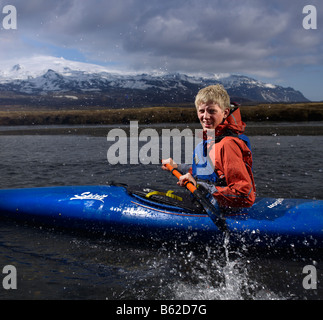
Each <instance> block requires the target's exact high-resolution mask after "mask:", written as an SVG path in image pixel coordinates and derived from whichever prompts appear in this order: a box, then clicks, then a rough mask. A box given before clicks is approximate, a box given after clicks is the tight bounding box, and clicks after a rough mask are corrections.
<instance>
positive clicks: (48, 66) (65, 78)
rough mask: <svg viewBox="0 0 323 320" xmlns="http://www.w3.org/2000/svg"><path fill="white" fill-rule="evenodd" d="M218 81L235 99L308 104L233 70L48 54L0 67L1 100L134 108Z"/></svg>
mask: <svg viewBox="0 0 323 320" xmlns="http://www.w3.org/2000/svg"><path fill="white" fill-rule="evenodd" d="M217 83H219V84H222V85H223V86H224V87H225V88H226V90H227V91H228V93H229V95H230V97H231V98H233V99H234V100H236V101H237V102H240V103H243V102H254V103H259V102H261V103H281V102H285V103H295V102H309V100H308V99H306V98H305V97H304V95H303V94H302V93H301V92H300V91H296V90H294V89H293V88H290V87H282V86H278V85H273V84H269V83H264V82H261V81H259V80H256V79H253V78H250V77H248V76H244V75H237V74H212V73H210V74H206V75H187V74H183V73H162V72H152V73H121V72H116V71H113V70H109V69H107V68H105V67H102V66H98V65H93V64H86V63H79V62H75V61H69V60H65V59H63V58H53V57H38V58H37V57H35V58H34V59H31V60H29V61H22V62H18V63H17V62H16V63H14V62H13V63H12V64H11V65H8V64H7V65H6V67H4V66H1V65H0V98H1V92H2V94H4V93H7V94H8V93H10V94H14V95H25V96H33V97H45V96H62V95H63V96H64V95H65V96H70V97H71V96H74V97H76V98H79V99H80V100H81V98H82V97H84V96H86V97H88V98H89V97H92V99H94V100H95V99H98V100H100V101H105V102H104V103H106V105H107V106H112V107H116V106H119V107H138V106H143V105H154V104H170V103H193V102H194V98H195V95H196V93H197V92H198V90H200V89H201V88H203V87H205V86H208V85H212V84H217ZM74 100H76V99H74ZM78 102H79V103H80V101H78ZM75 103H76V101H74V104H75Z"/></svg>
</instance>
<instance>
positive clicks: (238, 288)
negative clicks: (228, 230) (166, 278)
mask: <svg viewBox="0 0 323 320" xmlns="http://www.w3.org/2000/svg"><path fill="white" fill-rule="evenodd" d="M205 249H206V254H204V255H199V256H197V255H194V253H193V252H192V251H190V252H188V253H187V254H186V259H184V260H186V261H185V262H184V263H186V264H190V265H191V268H190V271H191V274H190V275H189V277H187V276H186V277H185V276H183V274H179V273H177V276H180V279H179V280H177V281H176V282H175V283H173V284H172V288H171V289H172V291H173V294H174V299H177V300H258V299H259V300H275V299H279V297H278V296H277V295H276V294H275V293H273V292H271V291H269V290H267V289H266V288H265V286H263V285H262V284H261V283H258V282H257V281H256V280H253V279H252V278H251V277H250V275H249V271H248V270H249V269H250V263H251V262H250V260H248V259H247V258H246V257H245V256H244V254H243V250H242V251H241V250H240V251H238V250H236V249H235V250H234V251H231V249H230V238H229V234H226V235H225V236H224V240H223V247H222V248H221V247H218V248H215V249H214V248H210V247H206V248H205ZM177 271H178V270H177ZM175 273H176V272H175Z"/></svg>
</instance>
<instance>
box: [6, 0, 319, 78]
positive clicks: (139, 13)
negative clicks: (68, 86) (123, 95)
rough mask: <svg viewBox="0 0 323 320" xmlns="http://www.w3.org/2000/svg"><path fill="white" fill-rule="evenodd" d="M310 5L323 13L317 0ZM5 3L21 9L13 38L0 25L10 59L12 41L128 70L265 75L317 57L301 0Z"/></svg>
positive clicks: (20, 48) (24, 48)
mask: <svg viewBox="0 0 323 320" xmlns="http://www.w3.org/2000/svg"><path fill="white" fill-rule="evenodd" d="M2 2H3V1H0V3H2ZM312 3H313V5H315V4H316V3H317V8H318V9H319V10H321V11H322V9H321V7H322V6H321V3H319V1H318V0H313V1H312ZM11 4H13V5H15V6H16V8H17V11H18V14H19V16H18V26H19V29H18V32H17V34H16V35H14V36H13V37H12V39H10V36H11V35H10V34H9V33H8V34H7V33H5V32H3V31H2V32H1V31H0V41H1V42H2V43H8V42H10V44H9V45H8V48H9V49H8V50H7V53H6V52H4V51H3V52H2V53H1V54H0V57H2V58H5V56H6V54H7V55H8V56H10V57H11V55H12V52H14V51H15V50H14V49H13V47H14V44H16V48H17V49H16V51H15V53H16V54H17V55H18V53H20V54H21V55H25V54H26V52H28V53H30V54H34V53H37V51H41V53H44V52H46V51H48V52H50V51H51V50H54V48H55V54H56V53H58V52H59V51H60V50H61V52H64V51H65V52H75V56H76V57H77V56H83V57H84V59H88V60H89V61H96V62H99V63H102V64H104V63H114V64H116V65H117V66H119V67H120V68H124V69H127V70H130V69H131V70H151V69H162V70H168V71H182V72H191V73H192V72H233V73H249V74H257V75H262V76H268V77H270V76H276V75H277V74H278V73H279V72H280V70H281V69H282V68H290V67H293V66H295V65H298V64H300V63H304V64H315V63H322V58H321V52H322V43H323V41H322V40H323V39H322V38H323V36H322V32H315V31H313V32H308V31H306V30H304V29H303V27H302V19H303V17H304V14H302V9H303V7H304V6H305V5H306V4H307V3H306V1H302V0H285V1H276V0H273V1H265V0H257V1H256V0H247V1H240V0H232V1H227V0H225V1H223V0H212V1H210V0H176V1H174V0H163V1H160V0H158V1H157V0H150V1H145V0H121V1H120V0H109V1H103V0H92V1H79V0H59V1H45V0H28V1H18V0H12V1H11ZM321 11H319V14H320V13H321ZM317 31H318V30H317ZM5 41H6V42H5ZM41 44H43V45H41ZM46 46H47V47H48V48H47V49H46ZM76 51H78V52H79V54H76Z"/></svg>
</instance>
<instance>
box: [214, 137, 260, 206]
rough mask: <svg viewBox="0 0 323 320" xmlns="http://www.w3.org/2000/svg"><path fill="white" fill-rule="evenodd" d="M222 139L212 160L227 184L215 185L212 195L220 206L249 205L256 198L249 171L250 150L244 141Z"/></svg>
mask: <svg viewBox="0 0 323 320" xmlns="http://www.w3.org/2000/svg"><path fill="white" fill-rule="evenodd" d="M222 141H223V142H221V146H219V147H220V148H217V150H215V152H214V153H217V154H214V156H215V157H214V158H213V159H212V161H213V163H214V164H215V169H216V170H217V173H218V175H219V176H221V175H224V177H225V179H226V182H227V185H226V186H224V187H221V186H216V187H215V189H213V190H215V192H214V193H213V196H214V197H215V198H216V200H217V201H218V203H219V205H220V206H225V207H251V206H252V205H253V203H254V201H255V198H256V195H255V191H256V190H255V184H254V179H253V174H252V171H251V165H252V156H251V152H250V150H249V149H248V148H247V147H246V146H245V145H244V142H240V141H236V139H223V140H222ZM210 156H211V155H210ZM211 158H212V157H211ZM246 159H248V161H247V160H246ZM250 161H251V162H250Z"/></svg>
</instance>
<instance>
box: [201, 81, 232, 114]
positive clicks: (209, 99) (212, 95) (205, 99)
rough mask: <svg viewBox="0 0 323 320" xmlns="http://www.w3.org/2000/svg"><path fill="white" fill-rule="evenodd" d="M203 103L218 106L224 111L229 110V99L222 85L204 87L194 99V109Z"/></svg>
mask: <svg viewBox="0 0 323 320" xmlns="http://www.w3.org/2000/svg"><path fill="white" fill-rule="evenodd" d="M204 103H205V104H207V103H212V104H218V105H219V107H220V108H221V109H222V110H223V111H224V110H225V109H228V108H230V97H229V95H228V93H227V91H226V90H225V89H224V87H223V86H222V85H220V84H216V85H212V86H208V87H205V88H203V89H201V90H200V91H199V92H198V94H197V96H196V98H195V106H196V109H198V107H199V106H200V105H201V104H204Z"/></svg>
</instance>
